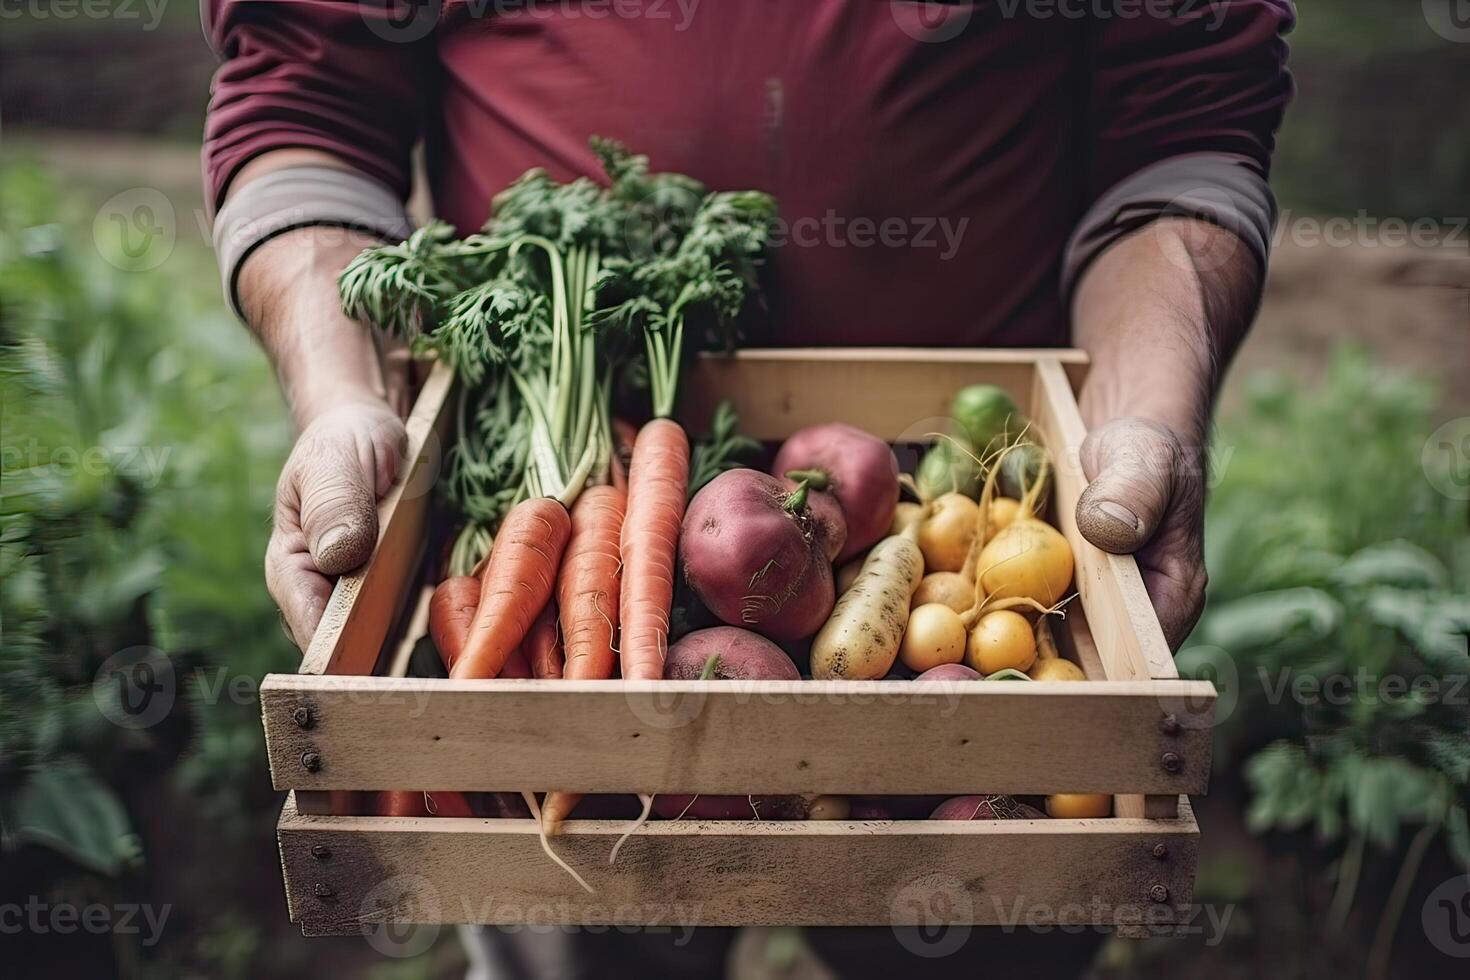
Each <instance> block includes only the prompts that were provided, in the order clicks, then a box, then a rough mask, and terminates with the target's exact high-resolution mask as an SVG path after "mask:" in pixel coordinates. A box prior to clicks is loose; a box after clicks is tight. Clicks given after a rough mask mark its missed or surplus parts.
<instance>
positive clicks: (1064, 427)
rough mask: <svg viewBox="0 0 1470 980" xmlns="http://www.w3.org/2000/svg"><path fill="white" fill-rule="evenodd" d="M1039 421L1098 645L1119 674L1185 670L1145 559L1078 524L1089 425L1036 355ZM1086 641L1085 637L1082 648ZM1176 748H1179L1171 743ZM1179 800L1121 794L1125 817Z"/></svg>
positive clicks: (1158, 813)
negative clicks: (1095, 542) (1156, 602)
mask: <svg viewBox="0 0 1470 980" xmlns="http://www.w3.org/2000/svg"><path fill="white" fill-rule="evenodd" d="M1031 418H1032V421H1033V422H1035V423H1036V426H1037V429H1038V431H1039V432H1040V434H1041V438H1042V440H1043V441H1044V442H1045V444H1046V447H1047V449H1048V450H1049V451H1050V452H1051V454H1052V464H1053V473H1054V482H1055V484H1056V491H1055V493H1056V498H1055V503H1056V506H1055V508H1054V511H1055V513H1054V514H1053V520H1055V521H1056V523H1057V526H1058V527H1059V528H1060V529H1061V532H1062V533H1063V534H1064V535H1065V536H1066V538H1067V543H1068V544H1070V545H1071V546H1072V554H1073V556H1074V557H1075V558H1076V563H1077V570H1076V581H1077V591H1078V592H1079V593H1080V597H1081V600H1082V604H1083V606H1084V607H1085V610H1086V616H1087V625H1088V631H1089V633H1090V634H1091V644H1090V645H1091V651H1088V652H1089V653H1090V652H1095V653H1096V655H1097V657H1098V659H1099V660H1100V661H1101V663H1102V666H1103V669H1104V670H1105V672H1106V674H1107V676H1108V677H1109V678H1110V679H1114V680H1142V679H1144V678H1149V677H1152V678H1155V679H1170V678H1177V677H1178V676H1179V672H1178V671H1177V670H1176V669H1175V667H1174V657H1173V654H1172V653H1171V652H1170V651H1169V646H1168V644H1167V643H1166V642H1165V640H1164V631H1163V629H1162V627H1160V626H1159V620H1158V617H1157V616H1156V615H1155V614H1154V610H1153V604H1152V603H1151V602H1150V601H1149V598H1148V590H1147V589H1145V588H1144V585H1143V576H1142V575H1141V574H1140V573H1139V571H1138V563H1137V562H1136V561H1134V560H1133V557H1132V556H1131V555H1113V554H1109V553H1107V552H1105V551H1102V550H1101V549H1099V548H1095V547H1093V546H1092V545H1091V544H1090V543H1089V542H1088V541H1087V539H1086V538H1084V537H1083V536H1082V532H1081V531H1080V530H1079V529H1078V528H1077V501H1078V499H1079V498H1080V497H1081V496H1082V491H1083V490H1084V489H1086V487H1087V477H1086V474H1084V473H1083V471H1082V462H1081V451H1082V442H1083V440H1084V439H1086V438H1087V428H1086V426H1085V425H1083V422H1082V416H1081V414H1080V413H1079V412H1078V411H1077V403H1076V400H1075V398H1074V396H1073V388H1072V382H1071V379H1069V378H1068V376H1067V374H1066V372H1065V371H1064V370H1063V368H1062V366H1061V364H1059V363H1058V362H1056V361H1055V360H1052V359H1049V358H1042V359H1040V360H1038V361H1037V362H1036V387H1035V393H1034V397H1033V399H1032V415H1031ZM1086 645H1087V644H1086V641H1085V640H1084V641H1083V642H1082V643H1079V652H1081V648H1082V647H1085V646H1086ZM1170 751H1177V748H1171V749H1170ZM1176 807H1177V799H1176V797H1175V796H1174V795H1172V794H1164V795H1160V796H1157V797H1151V798H1145V797H1143V796H1139V795H1134V794H1121V795H1118V796H1116V797H1115V798H1114V800H1113V812H1114V813H1116V814H1117V815H1118V816H1120V817H1137V818H1143V817H1166V816H1170V815H1172V814H1173V813H1174V812H1175V810H1176Z"/></svg>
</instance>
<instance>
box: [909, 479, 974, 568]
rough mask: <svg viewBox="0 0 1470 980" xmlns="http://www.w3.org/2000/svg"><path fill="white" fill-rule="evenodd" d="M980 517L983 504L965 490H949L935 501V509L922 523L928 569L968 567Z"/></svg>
mask: <svg viewBox="0 0 1470 980" xmlns="http://www.w3.org/2000/svg"><path fill="white" fill-rule="evenodd" d="M979 516H980V507H979V505H978V504H976V503H975V501H973V500H971V499H970V498H969V497H966V496H965V495H964V494H962V493H947V494H944V495H943V496H942V497H939V498H938V499H937V500H935V501H934V509H933V511H931V512H930V514H929V516H928V517H926V518H925V519H924V521H923V523H921V524H920V525H919V550H920V551H922V552H923V553H924V571H926V572H958V571H959V570H960V569H962V568H964V567H965V556H966V555H968V554H969V553H970V543H971V542H972V541H974V540H975V525H976V521H977V520H978V518H979ZM982 567H983V566H982Z"/></svg>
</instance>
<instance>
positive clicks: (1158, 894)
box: [1148, 885, 1169, 905]
mask: <svg viewBox="0 0 1470 980" xmlns="http://www.w3.org/2000/svg"><path fill="white" fill-rule="evenodd" d="M1148 900H1149V901H1150V902H1157V903H1159V904H1161V905H1162V904H1163V903H1164V902H1167V901H1168V900H1169V889H1167V888H1165V887H1164V886H1163V885H1153V886H1151V887H1150V888H1149V890H1148Z"/></svg>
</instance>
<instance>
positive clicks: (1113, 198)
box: [1062, 153, 1276, 303]
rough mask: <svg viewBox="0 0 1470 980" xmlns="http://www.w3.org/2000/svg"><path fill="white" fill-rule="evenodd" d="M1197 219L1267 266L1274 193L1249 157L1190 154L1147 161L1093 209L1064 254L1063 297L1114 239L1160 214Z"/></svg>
mask: <svg viewBox="0 0 1470 980" xmlns="http://www.w3.org/2000/svg"><path fill="white" fill-rule="evenodd" d="M1163 217H1182V218H1197V219H1199V220H1201V221H1208V222H1210V223H1211V224H1214V225H1218V226H1220V227H1221V228H1224V229H1225V230H1226V231H1229V232H1231V233H1233V234H1234V235H1235V236H1236V237H1237V238H1239V239H1240V240H1241V241H1242V242H1244V243H1245V246H1246V247H1247V248H1249V249H1250V250H1251V254H1253V255H1254V256H1255V257H1256V261H1258V262H1259V263H1260V265H1261V268H1262V269H1263V270H1264V269H1265V267H1266V260H1267V258H1268V257H1269V255H1270V252H1271V234H1272V231H1273V229H1274V228H1275V227H1276V196H1275V195H1274V194H1272V193H1271V187H1270V185H1269V184H1267V183H1266V180H1265V178H1263V177H1262V176H1261V175H1260V174H1259V173H1258V172H1257V171H1256V170H1255V169H1254V164H1253V163H1252V162H1251V161H1250V160H1247V159H1246V158H1245V157H1241V156H1235V155H1233V154H1228V153H1192V154H1187V155H1185V156H1179V157H1173V158H1171V159H1168V160H1163V161H1160V162H1159V163H1155V164H1153V165H1151V166H1148V167H1145V168H1144V169H1142V170H1140V171H1138V172H1137V173H1135V174H1133V175H1132V176H1130V177H1127V178H1125V179H1123V180H1121V181H1119V182H1118V183H1117V184H1115V185H1114V186H1113V187H1112V188H1111V189H1110V190H1108V191H1107V192H1106V193H1105V194H1103V195H1102V197H1100V198H1098V199H1097V201H1096V202H1095V203H1094V204H1093V205H1092V207H1091V208H1089V209H1088V211H1087V213H1086V214H1085V215H1083V216H1082V220H1081V221H1080V222H1079V223H1078V225H1077V229H1076V230H1075V231H1074V232H1073V233H1072V238H1071V240H1070V241H1068V242H1067V249H1066V252H1065V253H1064V255H1063V258H1062V297H1063V299H1064V300H1065V301H1067V302H1068V303H1070V301H1071V297H1072V291H1073V289H1075V288H1076V285H1077V282H1078V280H1079V279H1080V278H1081V276H1082V273H1083V272H1084V271H1085V270H1086V269H1087V267H1088V266H1089V265H1090V264H1091V263H1092V260H1093V259H1095V258H1097V257H1098V256H1099V255H1101V254H1102V253H1103V251H1104V250H1105V249H1107V247H1108V246H1109V245H1112V244H1113V243H1114V242H1116V241H1117V240H1118V239H1120V238H1122V237H1124V236H1125V235H1128V234H1130V233H1132V232H1134V231H1137V230H1138V229H1139V228H1142V227H1143V226H1144V225H1146V224H1148V223H1149V222H1150V221H1153V220H1155V219H1157V218H1163Z"/></svg>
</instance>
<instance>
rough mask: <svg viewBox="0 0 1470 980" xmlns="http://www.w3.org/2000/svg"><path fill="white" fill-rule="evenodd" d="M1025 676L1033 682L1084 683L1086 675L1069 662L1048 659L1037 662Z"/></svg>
mask: <svg viewBox="0 0 1470 980" xmlns="http://www.w3.org/2000/svg"><path fill="white" fill-rule="evenodd" d="M1026 676H1027V677H1030V678H1031V679H1032V680H1033V681H1085V680H1087V675H1086V674H1084V673H1082V668H1081V667H1078V666H1077V665H1076V664H1074V663H1072V661H1070V660H1061V659H1055V658H1054V659H1048V660H1037V661H1036V663H1035V664H1034V665H1033V666H1032V668H1031V669H1030V670H1028V671H1026Z"/></svg>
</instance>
